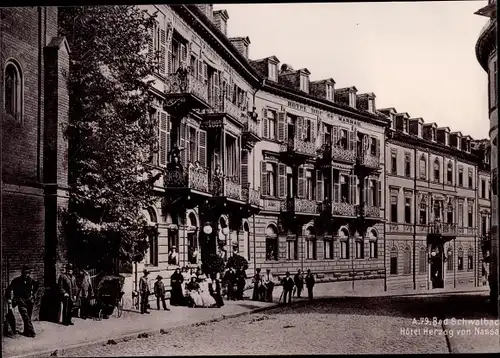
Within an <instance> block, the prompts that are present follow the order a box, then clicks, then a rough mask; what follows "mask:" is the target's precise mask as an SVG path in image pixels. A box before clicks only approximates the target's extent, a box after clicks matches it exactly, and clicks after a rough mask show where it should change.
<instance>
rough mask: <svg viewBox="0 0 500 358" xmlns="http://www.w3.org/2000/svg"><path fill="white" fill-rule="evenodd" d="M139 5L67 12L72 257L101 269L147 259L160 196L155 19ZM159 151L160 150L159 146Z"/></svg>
mask: <svg viewBox="0 0 500 358" xmlns="http://www.w3.org/2000/svg"><path fill="white" fill-rule="evenodd" d="M155 17H156V15H155V14H154V15H153V16H151V15H150V14H147V13H146V12H145V11H143V10H140V9H139V8H137V7H135V6H103V5H99V6H85V7H61V8H60V9H59V32H60V35H62V36H65V37H66V39H67V40H68V42H69V46H70V50H71V54H70V73H69V75H68V88H69V98H70V103H69V124H68V128H67V131H66V134H67V136H68V141H69V164H68V166H69V168H68V169H69V182H70V202H69V210H68V211H67V212H66V213H65V227H66V232H67V235H69V237H68V239H69V240H68V241H69V251H70V256H72V257H73V260H75V261H77V262H79V261H80V262H83V263H90V264H93V265H97V266H101V267H102V266H103V265H109V264H111V263H113V264H115V265H116V264H117V262H118V260H120V261H122V262H123V261H125V262H132V261H133V260H134V259H135V260H140V259H142V257H143V255H144V252H145V250H146V249H147V246H148V244H147V242H148V240H147V238H148V235H149V234H155V232H156V227H155V226H153V225H151V224H150V223H149V222H148V221H147V220H146V218H145V217H144V216H143V215H142V213H141V212H142V210H143V209H144V208H147V207H149V206H151V205H152V204H153V203H154V202H155V201H156V200H157V198H156V197H155V195H154V193H153V183H154V182H155V181H156V180H157V179H158V177H159V176H160V175H161V174H156V175H153V173H152V170H151V167H150V166H148V165H147V163H148V161H149V158H150V157H151V152H152V148H154V147H155V143H157V138H156V135H157V134H156V132H157V122H156V120H155V119H154V116H152V115H151V112H150V111H151V108H152V105H153V96H152V94H151V92H150V85H151V80H150V79H151V78H152V77H151V76H152V74H153V73H154V71H155V70H156V68H157V64H156V63H154V62H153V61H154V60H153V59H152V58H150V57H148V54H147V48H148V43H149V41H151V37H152V29H153V28H154V24H155ZM153 150H154V149H153Z"/></svg>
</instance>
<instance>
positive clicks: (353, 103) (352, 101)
mask: <svg viewBox="0 0 500 358" xmlns="http://www.w3.org/2000/svg"><path fill="white" fill-rule="evenodd" d="M349 106H351V107H353V108H356V93H355V92H354V91H350V92H349Z"/></svg>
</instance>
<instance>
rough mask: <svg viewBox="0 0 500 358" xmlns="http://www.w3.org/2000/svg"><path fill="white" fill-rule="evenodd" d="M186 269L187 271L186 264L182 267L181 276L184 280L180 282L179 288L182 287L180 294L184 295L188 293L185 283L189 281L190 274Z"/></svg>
mask: <svg viewBox="0 0 500 358" xmlns="http://www.w3.org/2000/svg"><path fill="white" fill-rule="evenodd" d="M188 271H189V268H188V267H187V266H186V267H184V269H183V271H182V277H183V278H184V282H183V283H182V286H181V289H182V294H183V295H184V297H186V296H187V294H188V292H187V289H186V285H187V284H188V283H189V281H191V275H190V274H189V272H188Z"/></svg>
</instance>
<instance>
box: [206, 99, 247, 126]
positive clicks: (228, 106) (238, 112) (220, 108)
mask: <svg viewBox="0 0 500 358" xmlns="http://www.w3.org/2000/svg"><path fill="white" fill-rule="evenodd" d="M208 103H209V105H210V107H209V108H207V109H205V110H204V111H203V112H204V114H208V115H212V116H210V117H214V116H215V117H221V116H230V117H231V118H232V119H233V120H235V121H237V122H238V123H242V122H243V118H242V115H243V113H244V112H243V110H242V109H241V108H239V107H238V106H237V105H236V104H234V103H233V102H231V101H230V100H228V99H227V98H226V97H225V96H212V97H209V98H208Z"/></svg>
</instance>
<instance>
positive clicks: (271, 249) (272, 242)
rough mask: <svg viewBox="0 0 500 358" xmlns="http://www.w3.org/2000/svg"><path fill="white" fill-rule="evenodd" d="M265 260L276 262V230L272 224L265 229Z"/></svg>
mask: <svg viewBox="0 0 500 358" xmlns="http://www.w3.org/2000/svg"><path fill="white" fill-rule="evenodd" d="M266 260H267V261H272V260H278V229H277V228H276V226H275V225H274V224H270V225H268V226H267V228H266Z"/></svg>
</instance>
